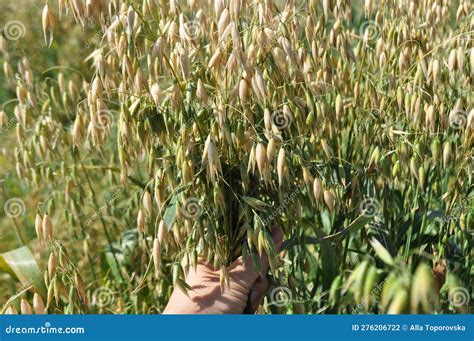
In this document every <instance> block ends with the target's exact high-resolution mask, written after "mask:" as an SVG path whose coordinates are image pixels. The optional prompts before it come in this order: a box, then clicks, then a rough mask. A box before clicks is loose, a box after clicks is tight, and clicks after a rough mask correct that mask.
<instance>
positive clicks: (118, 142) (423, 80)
mask: <svg viewBox="0 0 474 341" xmlns="http://www.w3.org/2000/svg"><path fill="white" fill-rule="evenodd" d="M71 20H74V21H75V22H76V23H77V25H80V26H81V27H82V28H83V29H84V30H85V31H87V32H89V33H91V34H90V35H89V38H86V40H85V41H82V42H80V44H82V45H81V46H82V48H81V49H80V51H78V53H79V52H80V53H83V52H84V51H86V52H87V55H88V56H87V57H86V58H85V60H86V62H87V63H89V64H90V66H91V68H92V71H93V72H92V73H91V75H90V77H89V76H81V77H79V76H78V75H77V74H75V73H74V72H71V71H69V70H62V69H59V70H61V71H58V72H56V73H55V75H54V77H55V82H49V83H46V82H44V80H43V79H41V78H40V76H39V75H34V74H33V73H32V71H31V69H30V66H29V63H28V59H27V58H26V57H25V58H23V59H21V60H19V61H18V63H17V65H14V64H13V63H12V61H11V60H10V59H9V58H8V53H9V49H8V41H7V39H5V38H3V39H2V51H3V54H4V71H5V73H6V74H7V76H11V78H12V79H15V78H14V76H13V74H14V73H15V72H17V73H18V74H19V76H18V77H17V78H16V79H15V81H16V94H17V100H18V103H17V104H16V105H15V107H14V110H13V113H14V115H15V117H16V118H17V124H16V127H17V139H18V147H17V148H16V151H15V156H16V171H17V173H18V176H20V178H22V179H23V180H24V181H26V182H27V183H28V184H29V185H30V186H31V187H36V186H40V188H43V187H46V186H47V185H46V184H47V183H49V184H54V185H53V187H54V188H56V189H58V190H60V191H63V192H64V198H62V197H60V196H55V197H54V198H53V199H51V200H52V201H53V202H54V203H53V204H51V203H50V204H49V205H48V206H47V207H45V206H46V205H45V206H42V207H41V208H40V213H38V215H37V218H36V219H37V224H36V226H37V233H38V237H39V238H40V239H45V238H46V239H47V240H60V241H61V246H60V247H58V246H57V245H58V244H57V243H53V244H49V246H48V245H47V244H45V243H43V244H42V245H43V248H49V249H48V250H49V251H51V250H52V251H53V253H52V256H51V257H53V258H54V257H59V256H60V255H61V254H63V253H64V252H65V249H66V248H67V247H64V245H74V243H78V241H80V244H81V246H83V248H82V247H79V248H78V247H77V245H76V246H74V247H75V248H78V250H79V252H84V253H85V254H88V255H93V256H92V257H90V256H89V257H84V258H83V259H81V260H77V259H76V260H74V256H73V255H72V254H70V255H69V256H68V257H66V256H64V257H65V259H67V260H63V262H62V266H63V267H64V269H63V270H61V271H63V272H64V273H68V274H69V276H70V277H71V278H73V279H71V280H70V281H68V280H67V279H64V276H65V275H64V274H63V275H61V276H59V275H57V277H55V275H54V274H55V272H56V273H57V274H60V273H61V272H58V271H59V270H58V269H57V268H61V267H58V266H53V265H51V266H50V267H53V269H52V270H51V269H50V271H49V275H48V276H46V277H47V278H46V284H47V286H51V278H53V277H54V278H56V280H55V282H54V283H55V285H56V286H59V287H63V289H64V291H65V292H66V293H67V292H68V289H67V287H68V285H72V286H73V287H74V288H77V287H78V283H79V282H81V283H82V282H83V281H84V282H87V283H91V284H90V285H88V286H89V289H84V288H82V289H80V290H79V289H77V290H78V291H77V292H78V293H77V294H74V293H73V294H70V295H69V298H67V297H62V298H61V293H60V292H61V289H57V291H58V292H59V293H57V294H56V296H58V298H56V300H53V299H52V298H50V299H49V302H48V306H49V307H51V308H50V310H51V309H53V308H52V307H56V309H59V310H60V309H62V308H59V307H61V306H62V305H61V304H62V303H61V302H62V301H64V302H68V303H69V304H70V301H71V300H72V301H77V302H87V303H88V305H86V306H88V308H84V305H83V306H74V308H71V309H73V311H87V309H95V308H90V304H89V303H90V302H91V301H93V298H94V297H92V296H93V289H94V288H95V287H97V284H96V282H93V279H92V278H93V277H92V274H91V273H88V272H94V271H97V270H98V269H97V263H96V261H95V260H93V259H94V257H95V256H97V254H98V252H99V251H98V250H103V247H104V246H107V249H106V252H105V254H106V255H107V256H108V264H109V265H110V267H111V271H112V273H113V275H114V276H115V277H112V278H109V280H108V281H106V284H105V285H106V286H107V287H110V288H114V292H115V291H120V290H123V288H124V287H126V286H127V285H129V286H130V288H131V289H130V292H128V293H127V294H124V296H123V297H121V298H120V299H119V300H118V301H119V302H115V303H114V304H116V306H115V305H114V308H113V309H115V311H125V312H132V311H133V312H138V311H143V312H146V311H155V310H154V309H156V311H160V309H161V308H162V304H163V302H166V300H165V299H163V300H162V301H160V300H158V303H156V301H153V302H152V300H149V301H148V300H145V301H146V303H144V304H145V306H143V307H136V303H133V302H134V297H135V298H136V296H137V295H141V294H142V293H143V292H147V295H151V296H153V295H160V297H166V295H167V294H168V293H169V291H170V290H171V288H172V286H173V285H178V286H181V287H182V288H183V289H185V288H186V284H185V282H184V273H185V271H186V268H187V267H188V266H193V265H195V264H196V262H197V260H198V258H199V257H204V258H205V259H207V260H208V261H210V262H212V263H213V264H214V265H215V266H216V267H218V268H222V271H223V273H224V274H226V266H228V265H229V264H230V263H231V262H232V261H233V260H234V259H235V258H236V257H238V256H240V255H242V254H244V255H245V254H262V253H263V252H266V253H268V254H269V255H270V259H271V262H270V263H271V268H272V273H273V274H275V275H276V274H278V276H277V277H278V278H277V279H276V280H277V281H279V283H280V285H281V286H283V287H285V288H286V287H288V288H291V292H292V294H291V296H292V300H291V301H290V302H287V303H285V305H281V304H280V303H278V304H273V307H272V300H271V298H269V299H268V300H267V303H266V304H267V308H266V309H267V311H270V310H273V311H275V309H276V311H282V309H286V310H285V311H288V312H302V311H309V312H322V311H326V312H348V311H353V310H354V309H357V311H361V312H363V311H385V312H395V313H400V312H408V311H413V312H418V311H431V312H433V311H440V312H448V311H456V310H463V309H465V307H464V306H459V305H456V304H454V305H453V300H452V299H451V298H452V296H453V295H452V290H454V289H453V288H457V287H459V286H461V284H460V283H462V282H463V281H464V280H466V279H467V277H466V276H469V268H470V265H469V264H470V263H469V261H467V260H465V259H463V257H466V256H469V251H467V249H466V247H467V248H469V245H470V242H471V240H472V236H470V235H469V231H468V230H469V226H472V222H473V221H472V220H473V219H472V209H471V208H472V206H470V202H471V201H470V199H466V198H469V193H470V190H471V189H472V180H473V176H474V174H473V169H474V167H473V162H472V155H473V154H472V143H473V137H474V108H473V99H474V96H473V90H472V89H473V85H474V48H473V47H474V43H473V35H474V34H473V30H474V16H473V5H472V3H471V2H470V1H450V0H438V1H433V0H424V1H405V0H399V1H388V0H385V1H370V0H366V1H365V2H364V3H360V2H352V3H351V1H344V0H332V1H331V0H323V1H316V0H310V1H296V0H291V1H272V0H260V1H257V0H253V1H252V0H229V1H224V0H215V1H207V0H206V1H205V0H202V1H201V0H189V1H186V2H185V1H159V0H144V1H122V0H109V1H105V0H87V1H82V0H70V1H66V0H60V1H59V8H54V9H53V8H52V5H51V4H50V5H49V6H48V4H46V5H45V7H44V10H43V13H42V24H43V31H44V39H45V43H46V44H47V45H48V46H50V47H51V48H55V42H54V39H55V36H54V32H55V30H56V29H57V28H58V27H60V26H61V25H62V23H63V22H65V21H71ZM56 48H61V47H60V46H58V47H56ZM9 115H10V114H8V115H7V113H5V112H3V111H2V113H1V115H0V124H1V125H6V124H8V117H9ZM61 161H63V164H62V165H61V164H58V162H61ZM116 174H117V175H118V174H119V178H118V179H117V178H116V176H115V175H116ZM103 175H109V178H108V179H107V178H104V177H103ZM95 184H97V186H98V188H103V187H104V186H105V187H107V186H111V185H114V186H118V188H121V191H123V193H127V194H126V195H125V198H124V196H123V195H122V196H121V197H120V199H119V200H117V201H120V202H126V203H127V204H126V205H122V206H121V207H120V205H119V204H118V203H117V202H115V199H114V203H113V204H112V203H106V209H105V210H104V212H102V211H99V212H100V214H96V217H95V218H90V214H92V213H91V212H94V211H95V212H97V211H98V210H100V208H101V205H102V204H103V203H104V200H102V201H101V200H100V199H98V198H96V193H95V190H96V189H97V188H95V186H96V185H95ZM97 190H98V189H97ZM89 193H90V194H89ZM117 197H118V196H117ZM90 198H92V201H93V205H92V206H93V208H92V211H91V208H90ZM462 203H463V205H462V207H461V204H462ZM466 203H467V204H466ZM87 205H89V213H86V212H84V210H86V207H87ZM114 207H116V208H114ZM60 208H63V209H64V210H65V211H66V212H65V213H64V212H62V211H60ZM452 212H454V215H455V218H452V219H445V217H450V214H451V213H452ZM87 217H89V220H88V221H87V223H84V221H85V220H86V218H87ZM124 217H125V218H124ZM440 217H441V218H440ZM46 219H47V220H48V221H49V223H46V225H45V224H44V222H45V221H46ZM50 219H53V223H54V222H55V221H56V223H54V225H55V228H54V229H52V227H51V226H50V224H51V221H50ZM124 219H125V221H126V223H124ZM66 224H68V225H70V226H71V228H72V229H73V230H76V231H79V232H75V233H74V234H73V239H72V240H68V238H71V235H69V234H67V233H66V231H65V230H66V228H65V227H64V226H65V225H66ZM127 224H129V225H128V226H127ZM63 225H64V226H63ZM130 225H134V229H132V230H135V231H136V230H138V237H137V238H135V239H133V250H131V251H130V252H131V253H133V255H134V256H133V257H132V260H131V262H132V263H131V264H135V265H131V264H127V263H126V262H125V261H124V260H123V258H124V257H125V256H124V253H125V251H124V250H123V249H121V248H122V247H123V245H124V243H125V241H126V240H127V238H128V237H127V236H126V235H124V234H123V232H124V231H126V230H128V229H129V228H130ZM273 225H277V226H280V227H281V228H282V229H283V230H284V232H285V239H286V240H287V241H286V242H285V243H284V248H285V253H284V254H283V256H282V255H280V256H279V255H278V254H277V252H276V250H275V246H274V245H273V242H272V240H271V238H270V236H269V233H268V232H269V229H270V228H271V227H272V226H273ZM45 226H47V228H45V231H44V232H45V233H42V232H43V228H44V227H45ZM135 226H136V227H135ZM471 228H472V227H471ZM63 230H64V231H63ZM121 233H122V234H121ZM95 236H100V237H98V238H94V237H95ZM104 238H105V239H104ZM466 252H467V253H466ZM75 257H77V255H76V256H75ZM468 258H469V257H468ZM282 259H283V260H284V261H283V262H282V261H281V260H282ZM69 261H70V262H71V263H74V262H76V261H77V262H78V264H77V265H75V266H71V265H68V262H69ZM50 262H53V263H54V262H55V261H54V260H53V261H50ZM136 264H139V265H136ZM426 264H432V267H433V268H434V269H435V270H436V269H437V270H436V271H435V270H431V269H429V267H426ZM91 269H92V270H91ZM278 269H280V271H278ZM354 269H355V271H353V270H354ZM407 269H408V271H407ZM415 269H418V270H416V272H415V271H414V270H415ZM440 269H441V270H440ZM453 269H454V270H453ZM437 271H438V272H437ZM83 273H88V274H87V275H84V274H83ZM412 273H414V274H412ZM439 273H441V275H440V276H441V277H440V276H438V274H439ZM74 274H76V275H74ZM78 274H79V275H78ZM80 274H82V275H80ZM76 277H77V278H79V279H77V278H76ZM81 277H84V278H86V280H84V279H81ZM224 277H225V276H224ZM440 278H441V279H440ZM124 279H125V283H126V284H124V282H123V280H124ZM121 280H122V281H121ZM157 280H158V283H159V293H158V294H157V293H156V292H155V291H154V289H151V288H152V287H153V283H154V284H156V281H157ZM59 282H61V284H57V283H59ZM99 282H100V281H99ZM68 283H73V284H68ZM421 283H423V284H421ZM453 283H457V284H453ZM466 283H467V281H466ZM415 284H416V285H415ZM102 285H104V284H103V283H102ZM420 285H421V286H423V287H424V288H426V290H421V291H420V290H418V289H416V288H417V287H418V286H420ZM79 286H82V287H84V284H81V285H79ZM382 287H383V290H382ZM375 289H380V290H378V291H377V292H375V291H376V290H375ZM71 290H72V291H74V290H73V289H71ZM53 291H54V290H53ZM285 293H287V292H286V291H285ZM91 295H92V296H91ZM147 297H149V296H147ZM68 299H69V301H68ZM410 302H411V304H410ZM428 302H429V303H428ZM273 303H274V302H273ZM63 304H65V303H63ZM354 306H355V308H354ZM111 309H112V308H111Z"/></svg>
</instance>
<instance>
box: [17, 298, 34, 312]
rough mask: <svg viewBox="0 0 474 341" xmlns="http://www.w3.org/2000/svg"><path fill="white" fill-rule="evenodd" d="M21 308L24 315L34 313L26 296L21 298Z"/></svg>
mask: <svg viewBox="0 0 474 341" xmlns="http://www.w3.org/2000/svg"><path fill="white" fill-rule="evenodd" d="M20 308H21V314H22V315H31V314H33V310H32V309H31V305H30V304H29V303H28V301H27V300H26V299H24V298H22V299H21V302H20Z"/></svg>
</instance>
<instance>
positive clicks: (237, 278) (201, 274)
mask: <svg viewBox="0 0 474 341" xmlns="http://www.w3.org/2000/svg"><path fill="white" fill-rule="evenodd" d="M271 234H272V238H273V241H274V242H275V245H276V247H277V249H278V248H279V247H280V246H281V243H282V239H283V232H282V230H281V229H279V228H273V229H272V231H271ZM268 266H269V265H268V257H267V256H266V255H263V256H262V257H261V258H260V269H261V272H260V273H258V272H257V271H255V269H254V266H253V262H252V258H251V256H248V257H247V258H246V259H245V260H243V258H242V257H239V258H238V259H237V260H236V261H234V263H232V264H231V266H230V267H229V269H228V271H229V284H230V285H229V287H228V286H227V284H226V286H225V289H224V291H222V290H221V286H220V269H214V268H213V266H212V265H211V264H208V263H205V262H204V261H202V260H201V261H200V262H199V264H198V266H197V269H196V270H194V269H193V268H192V269H191V270H190V271H189V273H188V274H187V276H186V283H187V284H188V285H189V286H190V287H191V290H188V295H186V294H185V293H184V292H183V291H182V290H181V289H179V288H175V289H174V291H173V293H172V295H171V298H170V300H169V302H168V305H167V306H166V308H165V310H164V312H163V313H164V314H242V313H244V309H245V310H246V311H245V312H248V311H249V310H250V311H252V312H255V311H256V310H257V308H258V306H259V305H260V301H261V299H262V298H263V296H265V294H266V293H267V291H268V289H269V282H268V279H267V277H266V273H267V271H268ZM248 303H249V305H250V306H247V304H248Z"/></svg>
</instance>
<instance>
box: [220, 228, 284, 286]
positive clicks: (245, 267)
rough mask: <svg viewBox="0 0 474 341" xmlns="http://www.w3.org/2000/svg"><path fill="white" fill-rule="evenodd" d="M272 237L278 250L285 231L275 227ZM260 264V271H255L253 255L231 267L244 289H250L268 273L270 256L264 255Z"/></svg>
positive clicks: (232, 273) (240, 258) (230, 270)
mask: <svg viewBox="0 0 474 341" xmlns="http://www.w3.org/2000/svg"><path fill="white" fill-rule="evenodd" d="M271 236H272V239H273V242H274V243H275V246H276V249H277V250H278V249H279V248H280V246H281V244H282V242H283V231H282V229H280V228H279V227H273V228H272V230H271ZM258 261H259V263H260V271H258V270H257V269H255V267H254V264H253V260H252V255H248V256H247V257H246V258H245V259H243V257H239V258H237V260H235V261H234V263H232V265H231V266H230V267H229V272H230V273H231V275H232V277H233V278H234V280H236V281H237V282H239V283H240V284H242V285H243V286H244V287H246V288H248V289H250V288H251V287H252V286H253V284H254V282H255V280H256V279H257V278H258V277H259V275H260V274H265V273H266V272H267V271H268V267H269V264H268V255H267V254H266V253H264V254H263V255H261V256H260V257H259V259H258Z"/></svg>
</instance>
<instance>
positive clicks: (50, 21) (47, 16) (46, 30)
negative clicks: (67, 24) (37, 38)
mask: <svg viewBox="0 0 474 341" xmlns="http://www.w3.org/2000/svg"><path fill="white" fill-rule="evenodd" d="M42 23H43V34H44V41H45V43H46V45H47V46H48V47H51V44H53V30H54V17H53V15H52V13H51V11H50V10H49V6H48V3H46V4H45V5H44V8H43V14H42Z"/></svg>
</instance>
